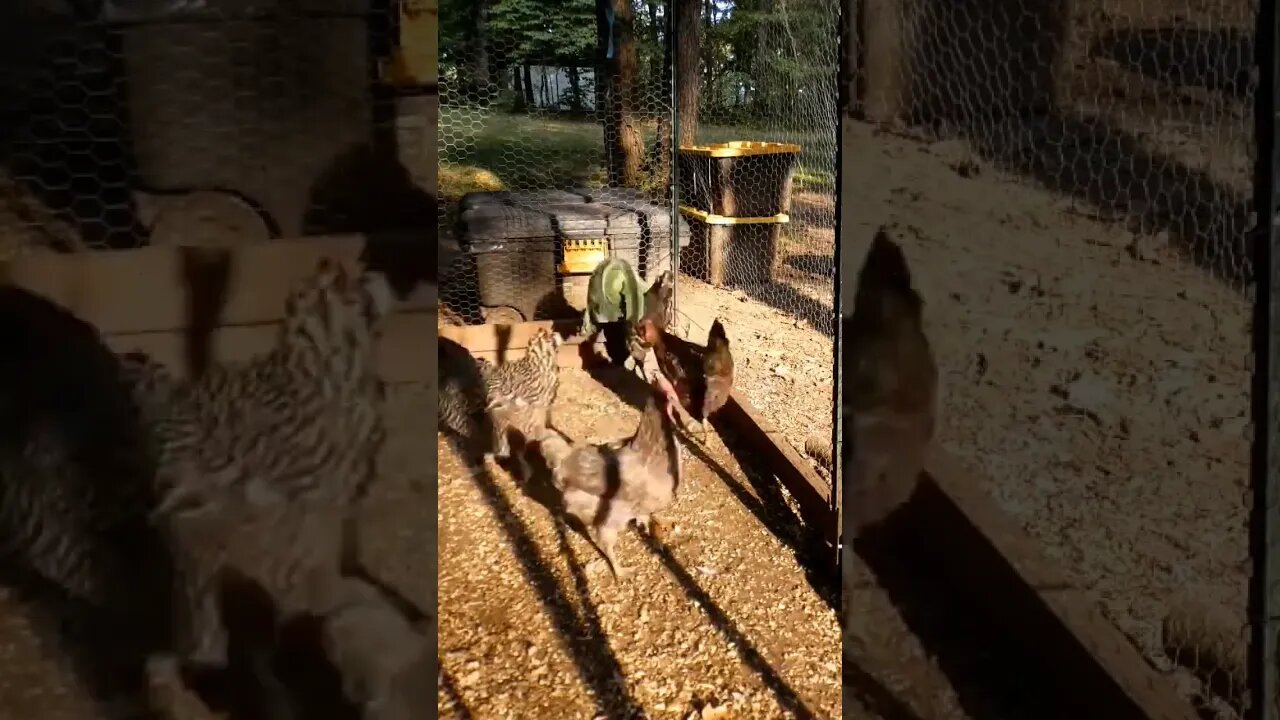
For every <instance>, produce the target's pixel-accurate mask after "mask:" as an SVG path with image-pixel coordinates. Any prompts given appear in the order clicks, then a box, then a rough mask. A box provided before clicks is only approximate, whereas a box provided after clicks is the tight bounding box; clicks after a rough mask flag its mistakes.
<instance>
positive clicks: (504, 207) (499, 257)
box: [455, 192, 689, 320]
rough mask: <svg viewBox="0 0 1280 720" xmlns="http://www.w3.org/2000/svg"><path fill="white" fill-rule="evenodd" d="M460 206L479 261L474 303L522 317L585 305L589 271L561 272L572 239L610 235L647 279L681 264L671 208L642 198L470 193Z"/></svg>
mask: <svg viewBox="0 0 1280 720" xmlns="http://www.w3.org/2000/svg"><path fill="white" fill-rule="evenodd" d="M571 197H573V198H577V200H576V201H572V200H571V199H570V198H571ZM546 200H557V201H558V202H550V203H548V202H545V201H546ZM460 207H461V208H463V210H462V213H461V215H460V217H459V223H460V228H459V230H460V232H459V238H460V239H461V244H462V249H463V251H464V252H465V253H466V254H467V255H468V256H469V257H470V258H471V259H472V261H473V263H472V264H473V272H474V277H473V278H472V280H473V281H474V284H475V288H476V294H477V297H476V302H477V303H478V304H479V305H480V306H481V307H483V308H490V309H492V308H502V307H506V308H512V309H514V310H515V311H517V312H518V313H519V314H520V316H521V317H522V318H523V319H524V320H544V319H558V318H563V317H572V316H573V315H575V314H577V313H581V312H582V310H583V309H584V308H583V303H584V300H585V293H586V283H587V280H588V278H589V273H584V274H572V275H567V274H565V273H562V272H560V270H559V266H560V263H561V262H562V261H563V260H564V246H565V242H566V241H588V240H596V241H598V240H605V241H606V244H607V246H608V251H607V252H608V255H609V256H613V257H621V258H623V259H625V260H626V261H627V262H628V263H630V264H631V266H632V267H634V268H635V269H636V271H637V272H638V273H640V275H641V277H642V278H644V279H645V280H649V279H651V278H655V277H657V274H658V273H660V272H662V270H664V269H671V270H674V269H675V268H674V267H673V265H672V262H671V232H670V228H671V213H670V211H669V210H668V209H666V208H663V207H660V206H657V205H652V204H650V203H647V202H644V201H643V200H640V199H631V198H623V199H616V198H613V197H608V196H606V197H603V198H596V197H594V196H592V195H591V194H590V193H585V192H584V193H554V194H551V193H537V194H517V193H471V194H468V195H467V196H464V197H463V198H462V200H461V201H460ZM681 225H682V231H681V233H680V236H681V245H682V246H683V245H686V244H688V235H689V233H688V229H687V226H686V225H685V223H684V221H683V219H681ZM462 281H465V279H464V278H461V277H457V278H455V282H462Z"/></svg>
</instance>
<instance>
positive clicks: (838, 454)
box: [831, 0, 858, 572]
mask: <svg viewBox="0 0 1280 720" xmlns="http://www.w3.org/2000/svg"><path fill="white" fill-rule="evenodd" d="M856 10H857V0H843V1H842V2H841V3H840V18H839V23H840V24H839V28H840V47H839V51H838V52H837V54H836V57H838V58H839V61H840V65H839V67H838V68H837V70H836V86H837V93H838V95H837V99H836V117H835V121H836V123H837V127H838V128H839V133H840V134H839V139H838V140H837V142H836V173H835V175H836V242H835V248H834V249H833V251H832V252H833V257H832V259H831V262H832V267H834V268H835V270H836V272H835V279H834V282H833V283H832V286H833V288H832V289H833V292H834V294H833V295H832V297H833V304H834V305H835V327H834V328H833V332H832V337H833V338H834V339H835V342H834V343H833V344H834V357H833V359H832V361H833V362H834V363H835V368H834V370H833V371H832V374H831V376H832V380H833V382H832V391H833V396H832V404H833V405H834V406H835V408H834V411H835V416H834V417H833V418H832V422H831V505H832V508H833V509H834V511H835V513H836V538H837V542H836V556H837V558H843V556H844V553H843V552H841V546H842V545H843V544H844V511H845V507H844V502H843V498H844V480H845V478H844V467H845V463H844V417H843V416H844V412H843V411H844V377H843V373H842V372H841V371H840V369H841V367H842V366H843V363H842V360H841V358H843V357H844V337H843V336H844V333H843V328H844V314H845V311H846V310H849V311H852V309H853V304H852V298H845V297H844V291H845V290H844V288H845V284H846V283H845V282H844V279H845V277H846V274H847V275H848V277H850V278H852V277H854V275H853V274H849V268H846V267H844V258H845V252H844V249H843V246H844V243H843V242H841V240H842V239H843V229H844V223H845V220H846V219H847V214H848V212H849V205H848V203H847V202H846V201H845V200H846V198H845V192H846V190H845V182H844V178H845V173H844V153H845V137H844V136H845V127H844V126H845V123H847V122H849V120H850V119H851V118H852V117H853V109H854V105H855V104H856V103H857V98H858V95H857V92H856V90H857V87H856V83H857V77H858V55H857V51H856V45H855V40H856V38H855V35H854V18H855V17H857V13H856V12H855V11H856ZM848 285H849V288H850V290H852V288H853V284H852V283H849V284H848ZM837 563H839V561H837ZM841 571H842V572H845V571H847V569H846V568H843V567H842V568H841Z"/></svg>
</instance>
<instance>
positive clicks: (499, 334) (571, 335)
mask: <svg viewBox="0 0 1280 720" xmlns="http://www.w3.org/2000/svg"><path fill="white" fill-rule="evenodd" d="M581 325H582V322H581V319H579V318H569V319H562V320H533V321H530V322H522V323H510V324H504V323H494V324H486V325H445V326H443V327H441V328H440V329H439V335H440V337H442V338H445V339H448V340H452V341H453V342H456V343H458V344H459V345H461V346H462V347H464V348H466V349H467V350H469V351H471V352H472V353H492V352H495V351H497V350H499V349H524V348H525V347H527V346H528V344H529V340H530V339H531V338H532V337H533V335H534V333H536V332H537V331H539V330H544V329H546V330H554V331H555V332H556V333H558V334H559V335H560V337H561V338H562V339H563V340H564V344H565V345H576V344H579V343H582V342H584V341H586V338H583V337H579V336H578V329H579V328H580V327H581Z"/></svg>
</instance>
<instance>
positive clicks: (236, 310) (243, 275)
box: [0, 231, 438, 334]
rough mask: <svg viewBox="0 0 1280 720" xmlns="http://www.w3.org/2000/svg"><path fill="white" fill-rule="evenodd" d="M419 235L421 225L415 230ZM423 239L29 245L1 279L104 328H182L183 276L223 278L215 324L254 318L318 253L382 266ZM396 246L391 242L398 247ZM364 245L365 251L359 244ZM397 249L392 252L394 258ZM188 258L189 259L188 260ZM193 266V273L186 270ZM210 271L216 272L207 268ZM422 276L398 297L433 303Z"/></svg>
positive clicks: (407, 304) (208, 280)
mask: <svg viewBox="0 0 1280 720" xmlns="http://www.w3.org/2000/svg"><path fill="white" fill-rule="evenodd" d="M424 235H425V231H424ZM426 244H427V243H426V242H425V239H423V240H418V239H416V238H411V236H409V235H405V236H403V237H401V236H396V237H394V238H392V237H391V236H389V235H388V236H376V235H363V234H346V235H325V236H311V237H298V238H276V239H272V240H270V241H267V242H262V243H251V244H245V245H240V246H236V247H230V248H182V247H173V246H145V247H140V248H134V249H127V250H110V251H99V252H83V253H32V254H29V255H23V256H21V257H17V258H14V259H12V260H10V261H9V262H7V263H5V266H4V268H3V273H0V275H3V281H4V282H5V283H7V284H12V285H17V286H20V287H23V288H25V289H27V290H30V291H32V292H35V293H38V294H40V295H42V296H43V297H45V298H48V299H49V300H52V301H54V302H56V303H58V304H59V305H62V306H63V307H65V308H67V309H68V310H70V311H71V312H72V313H74V314H75V315H77V316H78V317H80V318H81V319H83V320H85V321H86V322H88V323H90V324H92V325H93V326H95V327H97V328H98V329H99V331H101V332H104V333H109V334H118V333H147V332H167V331H174V330H183V329H185V328H186V327H188V325H189V324H190V322H189V318H188V313H187V304H188V298H189V296H190V290H189V288H190V287H191V284H192V283H193V282H195V283H197V284H205V285H209V286H210V288H211V289H210V297H209V298H202V300H205V301H206V302H208V303H209V304H211V305H214V306H216V305H217V302H216V301H215V300H214V299H213V297H212V296H213V295H215V294H216V293H214V291H213V289H212V288H216V287H217V286H218V285H220V284H223V283H225V295H223V296H222V297H221V298H219V299H220V300H221V306H220V308H217V309H216V310H215V311H216V312H217V313H218V319H217V324H218V325H220V326H233V325H253V324H258V323H263V322H276V321H279V320H280V319H281V318H283V316H284V300H285V297H286V296H287V295H288V292H289V290H290V288H291V286H292V285H293V284H294V283H295V282H296V281H297V280H298V279H300V278H301V277H303V276H305V275H306V274H308V273H310V272H311V271H312V269H313V268H314V267H315V264H316V263H317V262H318V261H319V259H320V258H321V257H322V256H325V257H330V258H332V259H334V260H336V261H338V262H339V263H341V264H343V265H344V266H346V267H347V268H348V270H351V271H355V270H357V269H358V265H359V259H360V258H361V257H363V256H366V255H367V256H368V257H370V258H372V259H371V260H370V263H371V264H375V265H378V266H379V268H380V269H381V268H382V266H383V265H385V266H386V268H387V269H388V271H389V272H391V271H393V270H394V268H395V267H397V266H399V265H404V266H405V267H406V268H409V270H408V271H412V270H413V268H412V267H410V266H413V267H416V265H417V264H421V262H422V258H421V256H422V254H423V253H424V252H425V250H424V248H423V247H420V245H421V246H425V245H426ZM398 248H399V249H398ZM366 251H367V252H366ZM397 258H399V260H397ZM191 260H195V262H190V261H191ZM193 273H194V274H195V275H199V276H200V277H198V278H197V277H194V276H193ZM215 275H219V277H215ZM426 284H428V283H422V284H420V285H419V287H418V289H417V290H415V291H414V292H413V293H411V294H410V295H409V297H408V298H406V299H405V301H403V302H402V306H403V307H404V308H405V309H409V310H426V309H430V308H434V307H435V305H436V302H437V294H438V293H436V292H434V290H435V289H436V288H434V286H432V287H433V291H432V292H426V291H424V290H423V286H424V285H426Z"/></svg>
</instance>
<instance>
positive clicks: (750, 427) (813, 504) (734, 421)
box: [712, 391, 838, 546]
mask: <svg viewBox="0 0 1280 720" xmlns="http://www.w3.org/2000/svg"><path fill="white" fill-rule="evenodd" d="M722 423H723V424H724V425H726V426H728V429H730V430H732V431H733V432H735V433H737V434H738V435H739V436H740V437H742V438H743V440H744V441H745V442H746V444H747V445H748V446H749V447H752V448H754V449H755V450H756V451H757V453H758V455H759V459H760V460H762V461H763V462H764V463H765V464H766V466H767V467H768V468H769V470H771V471H772V472H773V474H774V475H775V476H777V478H778V480H780V481H781V482H782V484H783V486H784V487H786V488H787V491H788V492H790V493H791V496H792V497H794V498H795V499H796V502H797V503H798V504H799V505H800V513H801V515H802V516H803V519H804V521H805V522H806V523H808V524H810V525H813V526H815V527H817V528H818V530H819V531H820V532H821V533H822V536H823V537H824V538H826V539H827V540H828V542H830V543H831V544H832V545H833V546H834V545H835V544H836V541H837V540H838V537H837V535H836V533H837V527H838V525H837V522H836V520H837V518H836V516H835V513H833V512H832V511H831V505H830V502H831V486H830V485H829V484H828V483H827V481H825V480H823V479H822V477H821V476H819V475H818V474H817V473H816V472H814V470H813V467H812V466H811V465H810V464H809V461H808V460H806V459H805V458H804V457H802V456H801V455H800V453H798V452H796V450H795V448H793V447H791V443H789V442H787V439H786V438H785V437H783V436H782V432H781V431H780V430H778V428H777V427H776V426H775V425H774V424H773V423H771V422H769V421H768V420H767V419H765V417H764V416H763V415H761V414H760V413H759V411H757V410H756V409H755V408H753V407H752V406H751V403H749V402H748V401H747V399H746V398H744V397H743V396H742V394H741V393H739V392H737V391H734V392H733V394H732V395H731V396H730V398H729V402H728V403H726V404H725V406H724V407H723V408H721V410H720V412H718V413H716V414H715V415H714V416H713V417H712V424H713V425H717V426H719V425H721V424H722Z"/></svg>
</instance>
